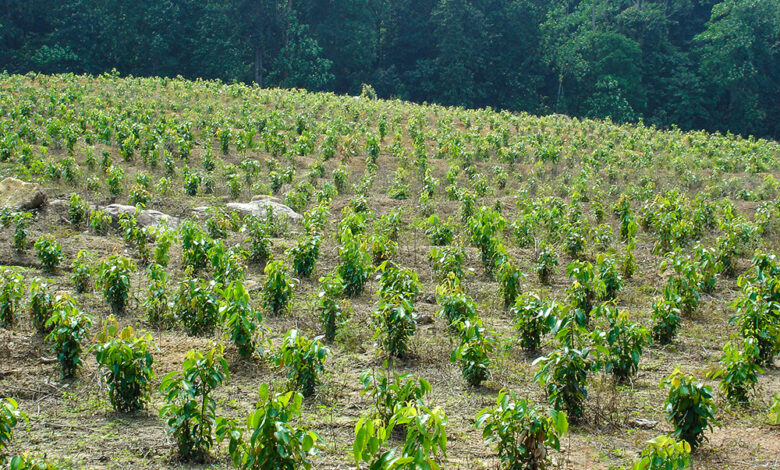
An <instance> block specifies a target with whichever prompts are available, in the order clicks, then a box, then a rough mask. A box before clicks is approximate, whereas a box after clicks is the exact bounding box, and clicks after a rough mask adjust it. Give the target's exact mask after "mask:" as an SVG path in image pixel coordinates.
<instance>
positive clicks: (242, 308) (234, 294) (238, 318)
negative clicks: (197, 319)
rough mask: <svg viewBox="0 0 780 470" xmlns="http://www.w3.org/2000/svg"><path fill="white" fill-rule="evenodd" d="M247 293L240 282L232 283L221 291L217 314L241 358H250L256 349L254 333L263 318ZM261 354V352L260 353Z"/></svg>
mask: <svg viewBox="0 0 780 470" xmlns="http://www.w3.org/2000/svg"><path fill="white" fill-rule="evenodd" d="M250 302H251V299H250V298H249V292H247V290H246V288H245V287H244V284H242V283H241V282H240V281H233V282H232V283H230V285H229V286H227V287H226V288H225V289H223V290H222V301H221V302H220V305H219V314H220V315H221V317H222V322H223V323H224V325H225V330H226V331H227V333H228V335H230V340H231V341H232V342H233V344H234V345H235V346H236V348H237V349H238V354H239V355H240V356H241V357H244V358H247V357H251V356H252V353H254V351H255V349H257V340H256V339H255V333H256V331H257V330H258V329H259V328H258V323H259V322H260V321H262V319H263V317H262V315H261V314H260V312H256V311H255V310H254V309H253V308H252V305H251V303H250ZM261 354H262V351H261Z"/></svg>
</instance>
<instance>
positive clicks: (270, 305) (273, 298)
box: [263, 261, 294, 315]
mask: <svg viewBox="0 0 780 470" xmlns="http://www.w3.org/2000/svg"><path fill="white" fill-rule="evenodd" d="M264 272H265V276H266V277H265V288H264V289H263V304H264V305H265V307H266V308H267V309H268V310H269V311H270V312H271V314H272V315H280V314H281V313H282V312H284V311H285V310H286V309H287V306H288V305H289V303H290V299H291V298H292V295H293V291H294V287H293V282H292V278H291V277H290V275H289V274H287V271H286V270H285V268H284V263H283V262H282V261H272V262H270V263H268V264H267V265H266V266H265V271H264Z"/></svg>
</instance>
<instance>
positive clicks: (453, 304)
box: [436, 273, 477, 330]
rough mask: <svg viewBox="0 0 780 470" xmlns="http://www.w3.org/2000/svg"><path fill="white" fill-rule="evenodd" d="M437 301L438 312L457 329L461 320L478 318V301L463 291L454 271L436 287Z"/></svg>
mask: <svg viewBox="0 0 780 470" xmlns="http://www.w3.org/2000/svg"><path fill="white" fill-rule="evenodd" d="M436 301H437V302H438V304H439V306H440V309H439V311H438V312H437V314H438V315H439V316H441V317H444V318H445V319H446V320H447V323H448V324H449V325H451V326H452V327H454V328H455V329H456V330H457V326H458V324H459V323H460V322H465V321H470V320H476V319H477V303H476V302H474V299H472V298H471V297H470V296H469V295H468V294H466V293H465V292H464V291H463V289H462V288H461V286H460V279H458V278H457V277H456V276H455V274H453V273H450V274H449V276H448V277H447V279H445V280H444V281H443V282H442V283H441V284H439V285H438V286H437V287H436Z"/></svg>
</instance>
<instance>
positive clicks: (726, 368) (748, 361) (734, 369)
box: [708, 338, 764, 403]
mask: <svg viewBox="0 0 780 470" xmlns="http://www.w3.org/2000/svg"><path fill="white" fill-rule="evenodd" d="M758 353H759V351H758V345H757V341H756V340H755V338H746V339H745V341H744V346H743V349H742V350H741V351H740V350H739V348H737V347H735V346H734V345H733V344H731V342H728V343H726V344H725V346H723V356H721V359H720V364H721V367H720V368H718V369H717V370H715V371H713V372H712V373H710V374H708V375H709V377H710V378H713V379H717V378H720V383H719V384H718V387H719V388H720V389H721V391H723V393H724V394H725V395H726V398H728V399H729V400H730V401H732V402H734V403H747V402H748V395H749V394H750V392H751V391H752V390H753V389H754V388H755V387H756V383H758V377H757V374H760V373H763V372H764V371H763V370H762V369H761V368H760V367H759V366H758V365H756V362H757V361H756V360H757V358H758Z"/></svg>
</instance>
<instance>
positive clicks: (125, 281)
mask: <svg viewBox="0 0 780 470" xmlns="http://www.w3.org/2000/svg"><path fill="white" fill-rule="evenodd" d="M135 269H136V266H135V263H133V261H132V260H130V259H129V258H126V257H124V256H121V255H111V256H109V257H108V258H107V259H105V260H103V261H101V262H100V265H99V266H98V282H99V283H100V285H101V287H102V288H103V298H105V299H106V303H108V306H109V307H111V313H112V314H113V315H121V314H123V313H124V312H125V308H126V306H127V301H128V298H129V296H130V275H131V274H132V273H133V271H135Z"/></svg>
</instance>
